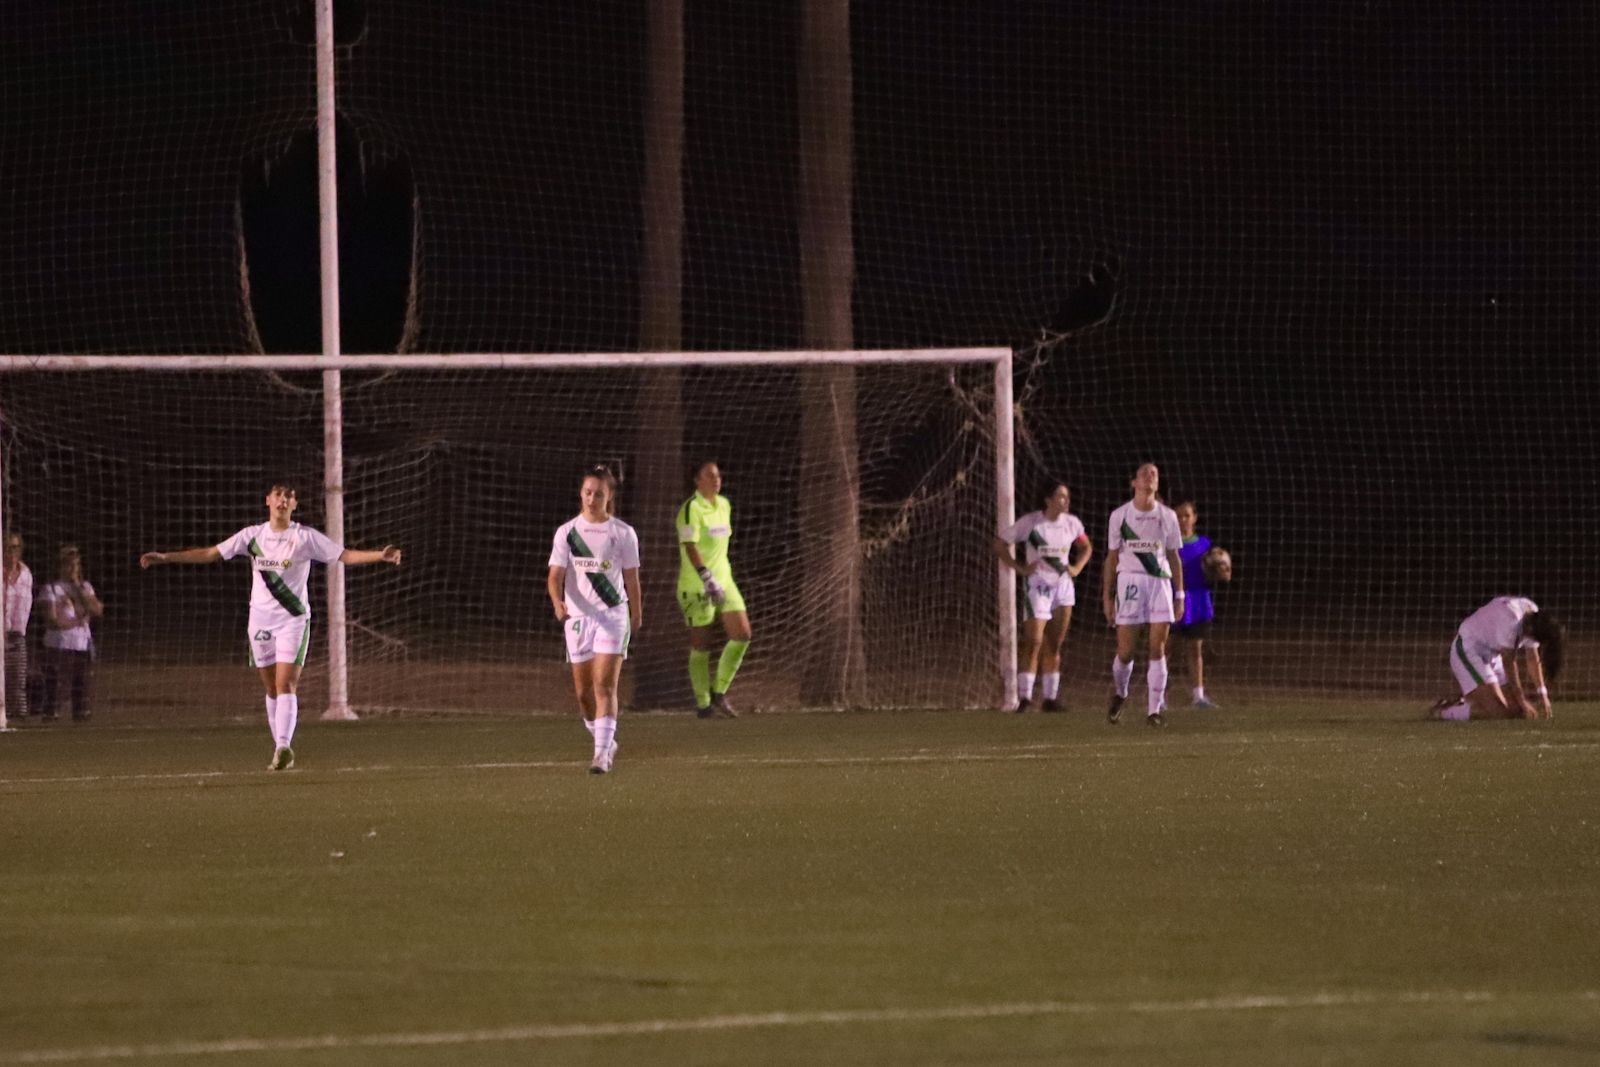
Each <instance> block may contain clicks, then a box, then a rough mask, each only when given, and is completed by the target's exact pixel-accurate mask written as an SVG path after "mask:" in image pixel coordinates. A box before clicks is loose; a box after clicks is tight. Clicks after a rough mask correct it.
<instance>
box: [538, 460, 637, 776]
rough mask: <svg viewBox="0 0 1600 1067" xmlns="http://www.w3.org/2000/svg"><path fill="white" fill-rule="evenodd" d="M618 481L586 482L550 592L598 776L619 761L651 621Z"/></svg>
mask: <svg viewBox="0 0 1600 1067" xmlns="http://www.w3.org/2000/svg"><path fill="white" fill-rule="evenodd" d="M616 492H617V479H616V476H615V475H613V474H612V473H611V471H610V469H609V468H607V467H603V466H600V467H593V468H591V469H590V470H589V472H588V473H587V474H585V475H584V477H583V484H582V485H581V486H580V487H579V490H578V499H579V500H580V501H581V502H582V504H583V510H582V511H580V512H579V513H578V516H577V517H576V518H573V519H569V520H567V521H566V522H564V523H562V524H561V525H560V526H559V527H557V528H556V534H555V538H554V540H553V541H552V543H551V545H550V571H549V575H548V578H547V579H546V582H545V589H546V591H547V592H548V593H549V594H550V606H551V607H552V608H553V609H554V610H555V616H556V619H557V621H559V622H560V623H561V628H562V631H563V632H564V633H565V634H566V639H567V661H568V662H569V663H571V664H572V687H573V689H574V690H575V691H576V693H577V697H578V710H579V711H580V712H582V713H583V723H584V726H585V728H587V729H588V731H589V734H590V736H591V738H592V739H593V741H594V758H593V759H592V761H591V762H590V764H589V773H590V774H609V773H610V771H611V765H612V762H613V761H614V760H615V759H616V756H617V684H618V682H619V681H620V680H621V677H622V661H623V660H625V659H627V658H628V641H629V639H630V638H631V637H632V636H633V634H634V633H635V632H636V631H637V630H638V629H639V626H640V624H641V623H643V621H644V598H643V595H642V594H641V592H640V589H639V535H638V534H637V533H635V532H634V529H633V527H632V526H629V525H628V524H627V523H625V522H623V521H622V520H621V519H619V518H616V517H615V516H614V515H612V511H613V509H614V506H615V505H614V502H615V499H616Z"/></svg>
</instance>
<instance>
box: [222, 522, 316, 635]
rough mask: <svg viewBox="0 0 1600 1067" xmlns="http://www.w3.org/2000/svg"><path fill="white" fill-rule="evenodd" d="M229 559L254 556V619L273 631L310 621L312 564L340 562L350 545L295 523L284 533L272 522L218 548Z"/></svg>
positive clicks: (251, 603) (251, 598) (252, 600)
mask: <svg viewBox="0 0 1600 1067" xmlns="http://www.w3.org/2000/svg"><path fill="white" fill-rule="evenodd" d="M217 551H218V552H220V553H222V558H223V559H233V558H234V557H235V556H242V555H248V556H249V557H250V569H251V579H250V617H251V619H252V620H257V621H259V623H260V625H262V626H266V627H269V628H270V627H271V626H272V625H273V624H275V623H278V624H281V623H283V622H287V621H288V620H289V619H309V618H310V617H311V598H310V597H309V596H307V595H306V586H307V585H308V584H309V582H310V579H311V563H312V561H313V560H315V561H316V562H318V563H334V562H336V561H337V560H338V559H339V557H340V556H341V555H343V554H344V546H343V545H341V544H336V543H334V542H333V541H332V540H331V539H330V538H329V537H328V536H327V535H326V534H324V533H322V532H321V531H319V530H313V529H312V528H311V527H309V526H301V525H300V524H299V523H298V522H291V523H290V524H289V527H288V529H286V530H283V531H282V532H279V531H277V530H274V529H273V528H272V524H271V523H270V522H263V523H260V524H258V525H256V526H246V527H245V528H244V529H242V530H240V531H239V532H238V533H236V534H234V535H233V536H232V537H230V538H228V539H227V540H226V541H224V542H222V543H221V544H220V545H218V546H217Z"/></svg>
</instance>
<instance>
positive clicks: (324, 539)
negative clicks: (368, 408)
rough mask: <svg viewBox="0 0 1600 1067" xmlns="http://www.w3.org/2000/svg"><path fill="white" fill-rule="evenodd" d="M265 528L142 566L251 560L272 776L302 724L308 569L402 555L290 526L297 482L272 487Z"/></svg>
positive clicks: (251, 638) (289, 756)
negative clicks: (347, 544)
mask: <svg viewBox="0 0 1600 1067" xmlns="http://www.w3.org/2000/svg"><path fill="white" fill-rule="evenodd" d="M266 504H267V513H268V516H269V518H268V519H267V521H266V522H263V523H257V524H256V525H254V526H246V527H245V528H244V529H242V530H240V531H239V532H238V533H236V534H234V535H233V536H232V537H230V538H228V539H227V540H226V541H223V542H222V543H221V544H216V545H208V546H206V547H204V548H186V549H183V550H181V551H177V552H146V553H144V554H143V555H142V556H140V557H139V566H140V567H143V568H146V569H148V568H150V567H155V566H159V565H160V564H163V563H217V562H219V561H221V560H229V559H234V558H235V557H237V556H246V557H248V558H249V560H250V573H251V578H250V621H249V628H248V631H247V637H248V646H249V649H250V653H249V654H250V664H251V666H253V667H254V668H255V669H256V671H257V672H258V673H259V674H260V676H261V684H262V687H263V688H264V689H265V690H266V703H267V726H268V727H269V728H270V729H271V730H272V740H273V746H274V747H273V751H272V762H271V763H269V764H268V765H267V769H268V770H274V771H286V770H288V769H289V768H291V767H293V766H294V748H293V747H292V744H293V741H294V729H295V724H296V722H297V721H298V720H299V717H300V697H299V694H298V692H297V689H298V687H299V684H300V670H301V668H302V667H304V666H305V662H306V649H307V648H308V647H309V646H310V644H311V598H310V597H309V596H308V595H307V592H306V587H307V585H308V584H309V582H310V578H311V564H312V562H313V561H315V562H318V563H343V564H344V565H345V566H347V567H355V566H360V565H362V564H365V563H391V564H396V565H398V564H399V562H400V556H401V553H400V549H399V548H398V547H397V546H395V545H384V546H383V547H382V548H375V549H356V548H346V547H345V546H343V545H341V544H337V543H335V542H334V541H332V540H331V539H329V538H328V536H327V535H326V534H324V533H322V532H321V531H319V530H313V529H311V528H310V527H309V526H302V525H300V524H299V523H298V522H295V521H294V519H293V516H294V511H295V508H297V507H298V506H299V504H300V501H299V495H298V491H297V490H296V489H295V487H294V485H293V484H292V483H289V482H286V481H280V482H274V483H273V485H272V488H271V489H269V490H267V497H266Z"/></svg>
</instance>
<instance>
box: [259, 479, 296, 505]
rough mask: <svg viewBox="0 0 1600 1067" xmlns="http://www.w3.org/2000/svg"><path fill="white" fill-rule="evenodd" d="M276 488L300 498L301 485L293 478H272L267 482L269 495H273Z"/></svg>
mask: <svg viewBox="0 0 1600 1067" xmlns="http://www.w3.org/2000/svg"><path fill="white" fill-rule="evenodd" d="M274 489H282V490H283V491H284V492H285V493H288V494H289V495H290V496H292V497H294V498H295V499H296V500H299V499H300V486H299V483H297V482H296V481H295V480H294V479H293V478H272V479H269V480H268V482H267V495H268V496H271V495H272V491H273V490H274Z"/></svg>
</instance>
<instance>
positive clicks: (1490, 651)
mask: <svg viewBox="0 0 1600 1067" xmlns="http://www.w3.org/2000/svg"><path fill="white" fill-rule="evenodd" d="M1538 610H1539V605H1537V604H1535V603H1534V602H1533V601H1531V600H1529V599H1528V598H1527V597H1520V596H1497V597H1495V598H1494V599H1493V600H1491V601H1489V602H1488V603H1487V604H1485V605H1484V606H1483V607H1481V608H1479V609H1478V610H1477V611H1474V612H1473V613H1472V614H1471V615H1468V616H1467V617H1466V619H1465V620H1463V621H1462V623H1461V630H1460V633H1461V643H1462V644H1464V645H1466V646H1467V651H1468V652H1470V653H1472V654H1473V655H1474V656H1475V657H1477V659H1479V660H1480V661H1488V660H1491V659H1493V658H1494V657H1495V656H1498V655H1499V654H1500V653H1501V652H1504V651H1505V650H1506V649H1510V648H1538V647H1539V642H1537V641H1535V640H1533V639H1532V638H1531V637H1523V636H1522V620H1523V619H1525V618H1527V617H1528V616H1529V615H1531V614H1533V613H1534V612H1536V611H1538Z"/></svg>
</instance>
